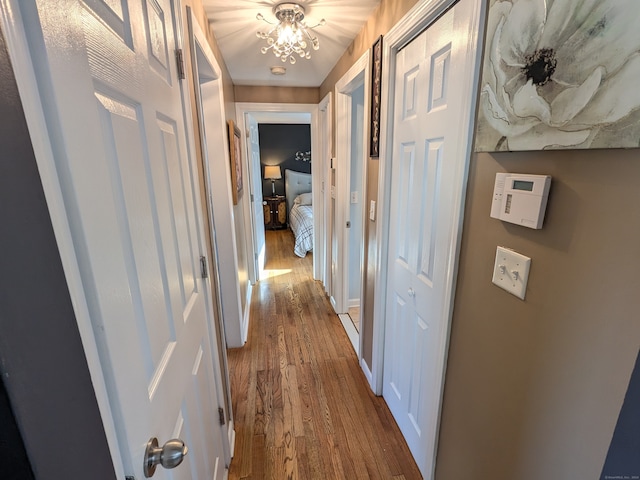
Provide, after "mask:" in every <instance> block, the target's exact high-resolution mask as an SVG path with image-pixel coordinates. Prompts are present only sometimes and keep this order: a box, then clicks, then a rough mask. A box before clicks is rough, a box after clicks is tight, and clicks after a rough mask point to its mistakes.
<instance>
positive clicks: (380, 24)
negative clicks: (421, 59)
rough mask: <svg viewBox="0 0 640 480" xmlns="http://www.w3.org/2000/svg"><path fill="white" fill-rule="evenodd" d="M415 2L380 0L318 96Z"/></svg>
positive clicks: (327, 89)
mask: <svg viewBox="0 0 640 480" xmlns="http://www.w3.org/2000/svg"><path fill="white" fill-rule="evenodd" d="M416 3H418V1H417V0H382V1H381V2H380V5H379V6H378V8H377V9H376V10H375V11H374V12H373V13H372V14H371V16H370V17H369V19H368V20H367V23H365V25H364V27H362V30H361V31H360V33H358V35H357V36H356V38H355V39H354V40H353V42H352V43H351V45H349V47H347V50H346V51H345V52H344V54H343V55H342V57H341V58H340V60H338V61H337V62H336V65H335V67H333V69H332V70H331V72H329V75H327V78H325V79H324V81H323V82H322V85H320V98H324V97H325V95H326V94H327V93H329V92H331V91H333V88H334V86H335V84H336V83H337V82H338V80H340V78H341V77H342V76H343V75H344V74H345V73H347V71H348V70H349V68H351V66H352V65H353V64H354V63H355V62H356V61H357V60H358V59H359V58H360V57H361V56H362V54H363V53H364V52H365V51H367V50H368V49H369V48H371V45H372V44H373V42H374V41H375V40H376V39H377V38H378V37H379V36H380V35H384V34H385V33H387V32H388V31H389V30H391V27H393V26H394V25H395V24H396V23H398V21H399V20H400V19H401V18H402V17H403V16H404V15H405V14H406V13H407V12H408V11H409V10H410V9H411V7H413V6H414V5H415V4H416Z"/></svg>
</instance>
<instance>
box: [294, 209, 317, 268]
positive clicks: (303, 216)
mask: <svg viewBox="0 0 640 480" xmlns="http://www.w3.org/2000/svg"><path fill="white" fill-rule="evenodd" d="M289 225H290V226H291V230H293V234H294V236H295V237H296V244H295V247H294V249H293V251H294V253H295V254H296V255H297V256H299V257H304V256H305V255H306V254H307V252H310V251H312V250H313V209H312V207H311V205H294V206H293V208H292V209H291V213H290V214H289Z"/></svg>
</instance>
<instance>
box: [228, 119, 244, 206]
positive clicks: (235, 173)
mask: <svg viewBox="0 0 640 480" xmlns="http://www.w3.org/2000/svg"><path fill="white" fill-rule="evenodd" d="M227 123H228V124H229V160H230V167H231V193H232V197H233V204H234V205H237V204H238V201H239V200H240V197H241V195H242V149H241V145H240V129H239V128H238V127H237V126H236V125H235V123H234V122H233V120H229V121H228V122H227Z"/></svg>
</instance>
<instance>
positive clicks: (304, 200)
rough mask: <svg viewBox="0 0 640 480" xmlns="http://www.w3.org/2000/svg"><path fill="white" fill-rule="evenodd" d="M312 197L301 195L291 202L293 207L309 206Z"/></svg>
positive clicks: (306, 194) (307, 194) (305, 194)
mask: <svg viewBox="0 0 640 480" xmlns="http://www.w3.org/2000/svg"><path fill="white" fill-rule="evenodd" d="M311 199H312V195H311V192H309V193H302V194H300V195H298V196H297V197H296V199H295V200H294V201H293V204H294V205H311Z"/></svg>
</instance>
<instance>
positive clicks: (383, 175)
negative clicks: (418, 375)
mask: <svg viewBox="0 0 640 480" xmlns="http://www.w3.org/2000/svg"><path fill="white" fill-rule="evenodd" d="M457 1H458V0H422V1H421V2H419V3H418V4H416V6H414V7H413V8H412V9H411V10H410V11H409V12H408V13H407V14H406V15H405V16H404V17H403V18H402V19H401V20H400V21H399V22H398V23H397V24H396V25H395V26H394V27H393V28H392V29H391V30H390V31H389V32H388V33H387V34H386V35H385V38H384V42H383V60H382V65H383V70H382V105H383V107H382V109H381V110H382V112H381V122H380V126H381V129H380V131H381V136H380V157H379V162H380V164H379V168H380V174H379V175H380V176H379V182H378V200H379V205H380V211H379V215H378V222H376V223H377V225H376V235H377V238H378V239H379V245H380V246H379V248H378V251H377V258H376V265H377V267H378V268H377V270H376V276H375V291H376V295H375V300H374V321H373V361H372V380H373V383H372V388H373V390H374V392H375V393H376V394H377V395H381V394H382V386H383V381H382V380H383V379H382V374H383V362H384V331H385V321H386V318H385V311H386V291H387V282H388V272H387V264H388V262H387V256H388V245H389V228H390V227H389V226H390V223H391V217H390V215H391V212H390V211H389V199H390V198H391V175H392V154H393V114H394V94H393V93H394V91H395V68H396V62H395V57H396V55H397V52H398V51H399V50H400V49H401V48H402V47H403V46H404V45H406V44H407V43H409V42H410V41H411V40H412V39H413V38H415V37H416V36H417V35H419V34H420V33H421V32H422V31H423V30H425V29H426V28H427V27H428V26H429V25H430V24H432V23H433V22H435V21H436V20H437V19H438V18H439V17H440V16H441V15H442V14H443V13H444V12H445V11H446V10H447V9H449V8H450V7H451V6H453V5H454V4H455V3H457ZM484 3H485V2H473V11H470V12H467V15H469V16H470V17H471V18H473V19H474V21H472V25H473V28H472V29H471V30H470V31H469V32H468V37H467V38H468V42H467V48H466V50H465V52H464V57H465V62H473V65H474V74H473V76H472V77H469V78H465V79H464V84H465V93H466V92H471V94H470V95H469V98H468V99H465V102H464V103H465V104H466V105H468V109H467V110H465V112H463V119H462V121H464V122H466V124H468V125H469V126H470V128H469V132H468V136H467V139H466V141H467V145H466V154H465V162H464V165H463V168H461V170H462V171H460V172H458V175H457V178H459V180H460V181H459V183H458V184H457V185H455V190H456V192H457V194H456V204H455V205H454V211H455V212H457V213H456V217H457V218H456V219H455V222H454V223H455V227H454V231H453V232H452V238H454V239H455V240H454V241H455V243H456V244H455V246H454V248H453V249H452V254H451V256H450V258H448V259H447V264H448V269H447V272H448V274H447V279H446V281H445V283H446V284H447V288H446V304H447V305H448V307H447V309H446V317H447V318H446V319H445V324H446V327H445V328H444V329H443V332H444V335H443V337H442V338H439V339H438V340H437V341H438V347H437V348H438V349H439V351H441V352H442V358H441V362H442V364H441V367H442V368H441V371H440V376H439V378H440V381H439V385H438V388H439V389H440V396H442V393H443V391H444V373H445V368H446V356H447V350H448V344H449V330H450V324H451V317H452V314H453V301H454V295H455V287H456V278H457V271H458V258H459V251H460V239H461V236H462V224H463V220H464V204H465V194H466V185H467V177H468V169H469V160H470V156H471V147H472V142H471V139H472V138H473V118H474V115H475V105H476V98H477V85H478V82H479V74H480V58H481V55H480V54H481V52H480V51H479V48H478V47H479V40H480V39H481V35H482V33H483V28H484V27H483V25H481V24H480V21H479V20H478V19H480V18H483V17H482V15H484V12H485V9H486V6H485V5H484ZM476 20H478V21H476ZM439 408H440V405H438V411H437V412H434V415H437V416H438V418H439V416H440V411H439ZM438 423H439V421H438ZM434 455H435V452H434Z"/></svg>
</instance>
